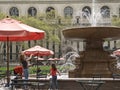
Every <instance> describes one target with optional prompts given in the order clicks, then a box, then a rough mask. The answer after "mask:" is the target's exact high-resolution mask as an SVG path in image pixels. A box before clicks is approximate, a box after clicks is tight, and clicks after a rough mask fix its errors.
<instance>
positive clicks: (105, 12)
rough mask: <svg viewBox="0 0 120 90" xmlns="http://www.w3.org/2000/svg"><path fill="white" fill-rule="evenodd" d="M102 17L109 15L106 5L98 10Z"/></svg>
mask: <svg viewBox="0 0 120 90" xmlns="http://www.w3.org/2000/svg"><path fill="white" fill-rule="evenodd" d="M100 12H101V15H102V17H104V18H109V17H110V8H109V7H108V6H103V7H102V8H101V10H100Z"/></svg>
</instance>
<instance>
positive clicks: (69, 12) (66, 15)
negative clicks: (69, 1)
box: [64, 6, 73, 18]
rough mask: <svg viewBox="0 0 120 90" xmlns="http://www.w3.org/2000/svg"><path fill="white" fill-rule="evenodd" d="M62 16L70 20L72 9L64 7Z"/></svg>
mask: <svg viewBox="0 0 120 90" xmlns="http://www.w3.org/2000/svg"><path fill="white" fill-rule="evenodd" d="M64 16H65V18H67V17H70V18H72V17H73V8H72V7H70V6H67V7H65V9H64Z"/></svg>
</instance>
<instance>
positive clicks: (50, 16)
mask: <svg viewBox="0 0 120 90" xmlns="http://www.w3.org/2000/svg"><path fill="white" fill-rule="evenodd" d="M46 18H47V19H53V18H55V9H54V8H53V7H48V8H47V9H46Z"/></svg>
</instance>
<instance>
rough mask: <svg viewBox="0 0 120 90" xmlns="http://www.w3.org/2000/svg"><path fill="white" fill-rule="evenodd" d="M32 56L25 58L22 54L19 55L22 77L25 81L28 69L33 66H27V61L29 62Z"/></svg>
mask: <svg viewBox="0 0 120 90" xmlns="http://www.w3.org/2000/svg"><path fill="white" fill-rule="evenodd" d="M32 56H33V55H30V57H28V58H27V57H26V56H25V55H24V54H23V53H22V54H21V55H20V61H21V63H22V67H23V75H24V77H25V79H28V77H29V70H28V67H30V66H33V64H30V65H29V64H28V61H29V60H31V58H32Z"/></svg>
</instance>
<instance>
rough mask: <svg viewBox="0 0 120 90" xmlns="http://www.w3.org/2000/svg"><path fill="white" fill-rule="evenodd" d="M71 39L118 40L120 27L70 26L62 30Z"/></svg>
mask: <svg viewBox="0 0 120 90" xmlns="http://www.w3.org/2000/svg"><path fill="white" fill-rule="evenodd" d="M62 32H63V35H64V37H65V38H66V39H70V40H72V39H73V40H86V39H91V40H94V39H95V40H117V39H119V38H120V28H119V27H116V26H104V27H103V26H89V27H78V28H70V29H65V30H63V31H62Z"/></svg>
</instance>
